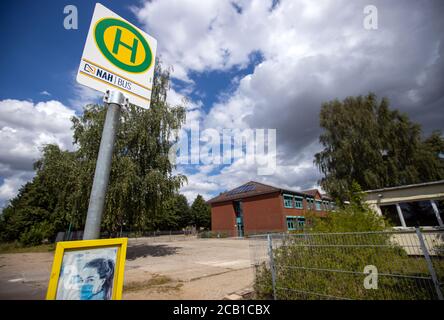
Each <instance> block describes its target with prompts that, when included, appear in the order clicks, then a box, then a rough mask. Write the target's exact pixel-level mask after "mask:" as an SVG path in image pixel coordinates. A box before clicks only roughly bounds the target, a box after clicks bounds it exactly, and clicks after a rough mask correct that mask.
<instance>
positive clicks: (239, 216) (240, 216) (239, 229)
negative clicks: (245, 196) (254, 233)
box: [234, 201, 244, 237]
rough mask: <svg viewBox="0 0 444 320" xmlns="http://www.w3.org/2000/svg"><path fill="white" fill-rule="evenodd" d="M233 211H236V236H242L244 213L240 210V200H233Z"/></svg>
mask: <svg viewBox="0 0 444 320" xmlns="http://www.w3.org/2000/svg"><path fill="white" fill-rule="evenodd" d="M234 212H235V213H236V228H237V236H238V237H243V236H244V214H243V212H242V201H234Z"/></svg>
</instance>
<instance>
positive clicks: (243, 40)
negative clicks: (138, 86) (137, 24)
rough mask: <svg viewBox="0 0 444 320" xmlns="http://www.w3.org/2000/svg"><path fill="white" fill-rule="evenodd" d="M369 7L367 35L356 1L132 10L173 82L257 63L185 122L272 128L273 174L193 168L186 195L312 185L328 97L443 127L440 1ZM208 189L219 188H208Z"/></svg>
mask: <svg viewBox="0 0 444 320" xmlns="http://www.w3.org/2000/svg"><path fill="white" fill-rule="evenodd" d="M233 3H234V4H235V6H234V5H233ZM372 4H373V5H375V6H376V7H377V8H378V13H379V29H378V30H373V31H369V30H366V29H364V27H363V19H364V17H365V15H364V13H363V8H364V7H365V6H366V5H368V2H366V1H363V0H362V1H352V2H350V1H346V0H335V1H330V0H317V1H311V0H298V1H289V0H287V1H285V0H282V1H279V4H278V5H277V6H276V7H275V8H274V10H270V9H271V6H272V1H263V0H253V1H231V2H230V1H218V0H214V1H210V0H208V1H204V2H202V1H199V0H187V1H179V0H171V1H168V0H162V1H158V0H157V1H156V0H154V1H147V2H145V3H144V4H142V5H141V7H140V8H136V9H134V12H135V14H136V15H137V17H138V19H139V20H140V21H141V22H142V23H143V24H144V26H145V30H146V31H147V32H148V33H150V34H152V35H154V36H155V37H156V38H157V40H158V46H159V47H158V48H159V53H160V54H161V55H162V57H163V59H164V62H166V64H171V65H173V67H174V70H175V71H176V72H175V73H173V76H174V77H176V78H179V79H182V80H185V81H191V80H192V79H190V72H191V71H192V72H208V71H213V70H217V71H222V72H223V71H226V70H228V69H230V68H233V67H238V68H242V67H244V66H246V65H247V64H248V63H249V62H250V58H249V57H250V55H251V54H252V53H253V52H260V53H261V55H262V57H263V61H262V62H261V63H260V64H258V65H256V66H255V68H254V72H252V73H251V74H249V75H247V76H245V77H244V78H242V79H240V81H239V82H238V87H237V90H235V92H234V93H233V94H232V95H231V96H228V97H226V98H225V99H222V100H221V101H219V102H217V103H215V104H214V105H212V106H206V107H207V108H208V109H210V110H209V112H208V114H205V113H203V112H200V111H199V112H198V114H194V115H193V114H190V116H193V117H195V118H196V119H200V120H201V122H202V129H205V128H217V129H222V128H249V127H250V128H276V129H277V140H278V141H277V143H278V154H279V158H278V161H280V163H281V166H280V167H279V168H280V169H279V170H278V172H277V173H276V174H275V175H273V176H270V177H268V178H265V177H257V176H256V175H255V171H256V169H255V168H254V169H253V168H248V167H245V166H242V165H241V164H240V163H235V164H233V165H232V166H229V167H226V168H224V169H223V170H222V172H221V173H220V174H216V175H210V174H209V173H208V172H206V170H204V169H203V170H200V171H199V172H198V173H194V172H193V171H191V172H192V173H191V175H190V177H192V178H191V179H190V180H191V181H192V182H191V183H190V186H188V187H186V188H185V189H184V190H185V191H186V192H187V193H189V194H195V193H196V192H198V191H199V190H202V192H203V193H205V194H211V192H214V191H215V190H218V191H220V190H221V189H226V188H229V187H234V186H236V185H238V184H240V183H244V182H245V181H247V180H251V179H257V180H262V181H264V180H266V181H264V182H274V184H276V185H282V186H287V185H288V186H292V187H296V186H301V187H302V186H304V188H305V187H307V188H308V187H310V186H313V185H315V184H316V180H317V179H318V178H319V172H318V171H317V169H316V168H315V167H314V165H313V155H314V153H316V152H317V151H319V150H320V146H319V145H318V144H317V137H318V136H319V133H320V128H319V124H318V121H319V120H318V114H319V110H320V106H321V104H322V102H325V101H329V100H332V99H335V98H339V99H342V98H344V97H346V96H349V95H358V94H367V93H368V92H369V91H373V92H375V93H377V94H378V95H379V96H380V97H381V96H387V97H389V99H390V100H391V101H392V105H393V107H395V108H399V109H401V111H409V112H410V115H411V117H412V118H413V120H416V121H419V120H423V121H424V123H423V124H424V125H425V129H426V130H430V129H431V128H443V127H442V123H444V118H443V117H444V114H443V113H442V112H440V111H439V110H440V109H439V108H441V107H442V101H443V100H444V97H443V92H442V89H441V88H442V86H443V83H444V79H443V72H442V71H443V70H444V67H443V66H444V54H443V52H444V50H443V48H444V36H443V31H442V30H444V23H443V21H444V20H442V19H441V17H440V13H439V12H440V11H441V12H442V9H443V5H442V2H440V1H434V0H428V1H424V2H421V3H418V2H415V1H405V2H402V3H401V2H399V3H398V2H390V1H382V0H375V1H373V3H372ZM236 7H238V8H240V10H238V9H237V8H236ZM238 11H240V12H238ZM191 87H192V86H191ZM193 89H194V90H199V88H193ZM419 108H420V109H421V112H418V110H419ZM302 155H303V156H302ZM195 169H196V168H195ZM197 169H198V168H197ZM198 181H210V182H211V183H210V184H207V185H205V186H200V185H198V183H197V182H198ZM214 184H216V185H217V186H219V187H218V188H214V189H213V191H211V190H209V189H208V188H209V187H211V188H213V187H214Z"/></svg>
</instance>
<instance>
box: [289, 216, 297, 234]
mask: <svg viewBox="0 0 444 320" xmlns="http://www.w3.org/2000/svg"><path fill="white" fill-rule="evenodd" d="M295 220H296V218H293V217H287V230H289V231H292V230H296V229H295V222H296V221H295Z"/></svg>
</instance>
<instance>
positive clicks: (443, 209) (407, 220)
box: [380, 200, 444, 227]
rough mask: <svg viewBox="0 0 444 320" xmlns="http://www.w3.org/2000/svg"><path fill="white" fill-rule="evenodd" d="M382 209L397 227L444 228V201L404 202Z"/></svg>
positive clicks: (382, 207)
mask: <svg viewBox="0 0 444 320" xmlns="http://www.w3.org/2000/svg"><path fill="white" fill-rule="evenodd" d="M380 208H381V212H382V215H383V216H385V217H386V218H387V219H388V220H389V221H390V223H391V224H392V225H393V226H395V227H428V226H432V227H433V226H444V222H443V221H444V200H435V201H415V202H402V203H399V204H398V205H396V204H393V205H385V206H381V207H380Z"/></svg>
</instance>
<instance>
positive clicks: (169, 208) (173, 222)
mask: <svg viewBox="0 0 444 320" xmlns="http://www.w3.org/2000/svg"><path fill="white" fill-rule="evenodd" d="M164 205H165V208H164V213H163V214H162V216H161V217H159V219H158V221H157V222H156V225H157V229H160V230H180V229H182V228H184V227H186V226H188V225H190V220H191V219H190V208H189V206H188V201H187V198H186V197H185V196H184V195H182V194H175V195H174V196H172V197H171V198H170V199H168V200H167V201H165V202H164Z"/></svg>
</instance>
